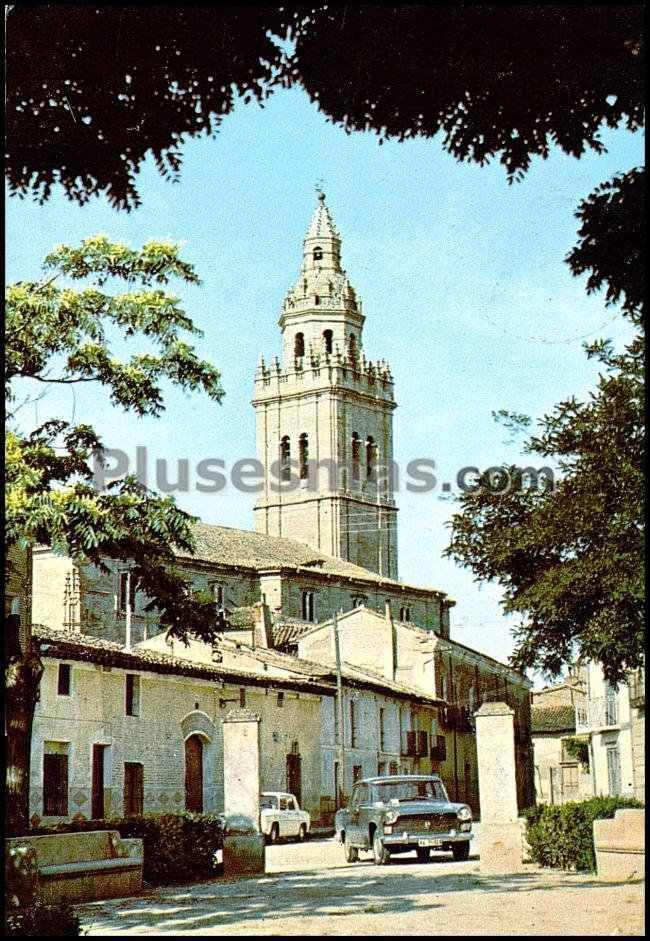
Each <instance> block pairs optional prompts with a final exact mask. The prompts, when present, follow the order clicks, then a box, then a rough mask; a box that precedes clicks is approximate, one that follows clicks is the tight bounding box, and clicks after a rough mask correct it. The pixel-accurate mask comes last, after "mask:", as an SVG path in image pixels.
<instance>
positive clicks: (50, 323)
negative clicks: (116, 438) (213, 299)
mask: <svg viewBox="0 0 650 941" xmlns="http://www.w3.org/2000/svg"><path fill="white" fill-rule="evenodd" d="M178 252H179V248H178V246H177V245H175V244H174V243H171V242H156V241H151V242H147V243H146V244H145V245H144V246H143V247H142V249H141V250H140V251H134V250H132V249H130V248H128V247H127V246H126V245H122V244H120V243H115V242H111V241H109V239H108V238H107V237H106V236H105V235H96V236H92V237H90V238H87V239H84V241H83V242H82V243H81V245H80V246H79V248H72V247H70V246H67V245H60V246H59V247H58V248H57V249H56V250H55V251H53V252H51V253H50V254H49V255H48V256H47V258H46V259H45V264H44V268H45V270H46V271H48V272H49V271H53V272H55V273H54V275H53V276H52V277H50V278H49V279H47V280H42V281H39V282H27V281H19V282H18V283H17V284H11V285H9V286H8V288H7V290H6V296H5V302H6V339H5V342H6V346H5V351H6V352H5V356H6V361H5V389H6V394H7V398H8V399H9V401H12V400H13V395H12V388H11V383H12V380H15V379H19V378H20V379H30V380H32V381H35V382H38V383H40V384H44V385H47V384H59V385H60V384H64V385H70V384H75V383H87V382H96V383H99V384H101V385H103V386H105V387H106V389H107V391H108V393H109V395H110V398H111V401H112V402H113V403H114V404H115V405H119V406H121V407H123V408H124V409H126V410H128V411H133V412H135V413H136V414H138V415H147V414H149V415H159V414H160V413H161V412H162V411H163V403H162V394H161V388H160V381H161V379H165V378H166V379H171V380H172V381H173V382H175V383H176V384H177V385H179V386H180V387H181V388H183V389H187V390H196V389H201V390H202V391H204V392H206V393H207V394H208V395H209V396H210V397H211V398H213V399H215V400H216V401H219V400H220V399H221V397H222V395H223V390H222V388H221V386H220V384H219V372H218V371H217V369H215V367H214V366H212V365H210V364H209V363H206V362H203V361H202V360H200V359H199V358H198V356H197V355H196V353H195V352H194V350H193V348H192V347H191V346H190V345H189V344H188V343H187V341H186V340H185V339H183V337H182V336H181V333H183V332H184V333H189V334H194V335H200V331H199V330H198V329H197V328H196V327H195V326H194V325H193V323H192V321H191V320H190V318H189V317H188V316H187V315H186V314H185V312H184V311H183V310H182V309H181V308H180V306H179V299H178V298H177V297H175V296H173V295H171V294H168V293H167V292H166V291H164V290H163V289H162V287H161V286H166V285H167V284H168V283H169V282H170V280H171V279H172V278H181V279H182V280H183V281H184V282H185V283H187V284H198V283H199V279H198V277H197V276H196V273H195V272H194V269H193V268H192V266H191V265H190V264H188V263H187V262H185V261H183V260H182V259H181V258H180V257H179V254H178ZM62 277H64V278H66V279H69V280H71V281H72V282H73V284H74V283H75V282H78V281H81V280H82V279H86V278H89V277H90V278H92V281H93V283H92V284H91V285H89V286H88V285H84V286H83V287H70V286H67V285H57V284H55V281H56V280H57V279H59V278H62ZM109 280H111V281H117V282H118V283H119V281H123V282H126V285H127V286H128V287H129V288H130V290H128V291H126V292H123V293H118V294H111V293H106V292H105V291H103V290H100V288H103V287H104V285H105V284H106V283H107V281H109ZM138 285H139V287H138ZM134 288H137V289H134ZM116 336H117V337H119V338H120V339H121V340H126V341H132V340H133V339H134V338H137V337H140V339H141V341H144V343H145V346H146V349H145V350H144V351H142V352H137V353H134V354H133V355H132V356H131V358H130V359H129V360H127V361H125V362H122V361H120V360H119V359H118V358H117V357H116V356H115V355H114V354H113V353H112V351H111V341H115V339H116ZM156 346H157V347H158V352H157V353H156V354H155V355H154V353H152V352H151V348H152V347H154V348H155V347H156ZM53 371H54V372H55V375H52V372H53ZM87 443H90V442H87Z"/></svg>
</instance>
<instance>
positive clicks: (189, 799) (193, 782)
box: [185, 735, 203, 814]
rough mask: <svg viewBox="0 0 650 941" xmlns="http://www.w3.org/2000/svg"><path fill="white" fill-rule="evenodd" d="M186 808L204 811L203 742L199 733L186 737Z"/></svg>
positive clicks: (192, 810)
mask: <svg viewBox="0 0 650 941" xmlns="http://www.w3.org/2000/svg"><path fill="white" fill-rule="evenodd" d="M185 809H186V810H188V811H190V813H193V814H200V813H203V742H202V741H201V737H200V736H199V735H190V737H189V738H186V739H185Z"/></svg>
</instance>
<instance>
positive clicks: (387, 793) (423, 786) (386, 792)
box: [372, 781, 449, 804]
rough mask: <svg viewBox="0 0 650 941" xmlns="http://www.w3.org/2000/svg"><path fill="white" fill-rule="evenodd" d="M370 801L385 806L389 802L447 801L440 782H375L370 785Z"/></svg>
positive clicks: (443, 787)
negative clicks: (381, 802) (378, 802)
mask: <svg viewBox="0 0 650 941" xmlns="http://www.w3.org/2000/svg"><path fill="white" fill-rule="evenodd" d="M372 799H373V800H374V801H383V803H385V804H387V803H388V802H389V801H391V800H398V801H418V800H434V801H447V800H449V798H448V797H447V792H446V791H445V786H444V784H443V783H442V781H386V782H383V781H375V782H374V783H373V785H372Z"/></svg>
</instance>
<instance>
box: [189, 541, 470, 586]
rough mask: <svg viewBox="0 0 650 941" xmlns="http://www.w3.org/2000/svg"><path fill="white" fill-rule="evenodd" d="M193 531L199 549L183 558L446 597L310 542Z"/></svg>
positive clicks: (258, 570) (252, 569) (256, 570)
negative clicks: (335, 555)
mask: <svg viewBox="0 0 650 941" xmlns="http://www.w3.org/2000/svg"><path fill="white" fill-rule="evenodd" d="M193 530H194V537H195V540H196V549H195V551H194V553H193V555H191V556H189V555H187V554H186V553H184V552H180V551H179V552H178V553H177V555H178V556H179V557H181V558H193V559H197V560H199V561H202V562H212V563H214V564H217V565H223V566H232V567H233V568H243V569H249V570H251V571H254V572H264V571H274V570H278V569H290V570H293V571H295V572H301V573H303V574H312V575H324V576H330V577H333V578H340V579H341V580H347V581H353V582H365V583H367V584H372V585H377V586H378V587H390V588H395V589H401V590H403V591H409V592H420V593H426V594H436V595H438V596H442V597H445V594H444V592H441V591H439V590H437V589H435V588H425V587H422V586H415V585H407V584H405V583H403V582H398V581H395V580H394V579H392V578H387V577H386V576H383V575H379V574H377V572H371V571H369V570H368V569H364V568H362V567H361V566H360V565H354V563H352V562H346V561H345V560H344V559H336V558H334V557H333V556H328V555H325V553H323V552H319V551H318V550H317V549H312V547H311V546H308V545H307V544H306V543H303V542H297V541H295V540H293V539H287V538H286V537H284V536H269V535H267V534H266V533H257V532H253V531H252V530H248V529H233V528H231V527H229V526H215V525H213V524H212V523H196V524H195V525H194V527H193ZM452 603H453V602H452Z"/></svg>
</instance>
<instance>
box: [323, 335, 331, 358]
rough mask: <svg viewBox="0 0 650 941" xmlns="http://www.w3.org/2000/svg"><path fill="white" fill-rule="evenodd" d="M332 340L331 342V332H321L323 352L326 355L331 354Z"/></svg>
mask: <svg viewBox="0 0 650 941" xmlns="http://www.w3.org/2000/svg"><path fill="white" fill-rule="evenodd" d="M332 340H333V334H332V331H331V330H323V341H324V343H325V352H326V353H328V354H329V353H331V352H332Z"/></svg>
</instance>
